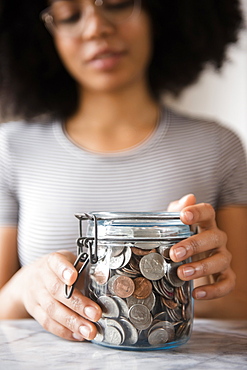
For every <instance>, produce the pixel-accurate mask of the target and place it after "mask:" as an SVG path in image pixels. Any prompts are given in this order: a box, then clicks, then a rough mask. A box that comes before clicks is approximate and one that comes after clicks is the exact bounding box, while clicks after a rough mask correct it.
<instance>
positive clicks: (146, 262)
mask: <svg viewBox="0 0 247 370" xmlns="http://www.w3.org/2000/svg"><path fill="white" fill-rule="evenodd" d="M165 266H166V264H165V261H164V258H163V257H162V256H161V255H160V254H158V253H150V254H147V255H146V256H143V257H142V258H141V260H140V270H141V273H142V275H143V276H144V277H145V278H147V279H149V280H160V279H162V278H163V276H164V275H165Z"/></svg>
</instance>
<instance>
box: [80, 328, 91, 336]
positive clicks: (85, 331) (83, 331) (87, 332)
mask: <svg viewBox="0 0 247 370" xmlns="http://www.w3.org/2000/svg"><path fill="white" fill-rule="evenodd" d="M79 332H80V333H81V335H82V336H83V337H84V338H86V339H89V337H90V334H91V329H90V328H89V327H88V326H85V325H82V326H80V327H79Z"/></svg>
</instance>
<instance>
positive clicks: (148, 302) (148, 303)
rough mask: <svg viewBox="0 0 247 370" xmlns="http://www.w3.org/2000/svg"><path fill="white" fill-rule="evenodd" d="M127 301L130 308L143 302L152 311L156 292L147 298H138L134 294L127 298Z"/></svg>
mask: <svg viewBox="0 0 247 370" xmlns="http://www.w3.org/2000/svg"><path fill="white" fill-rule="evenodd" d="M126 302H127V305H128V307H129V308H130V307H131V306H133V305H135V304H143V305H144V306H146V307H147V308H148V309H149V311H152V309H153V308H154V306H155V302H156V298H155V294H154V293H153V292H152V293H151V294H150V295H149V296H148V297H147V298H145V299H138V298H135V297H134V296H133V295H132V296H130V297H128V298H126Z"/></svg>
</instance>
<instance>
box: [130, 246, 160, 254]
mask: <svg viewBox="0 0 247 370" xmlns="http://www.w3.org/2000/svg"><path fill="white" fill-rule="evenodd" d="M155 252H156V249H150V250H146V249H141V246H140V247H138V248H136V247H133V248H132V253H134V254H135V255H136V256H146V255H147V254H149V253H155Z"/></svg>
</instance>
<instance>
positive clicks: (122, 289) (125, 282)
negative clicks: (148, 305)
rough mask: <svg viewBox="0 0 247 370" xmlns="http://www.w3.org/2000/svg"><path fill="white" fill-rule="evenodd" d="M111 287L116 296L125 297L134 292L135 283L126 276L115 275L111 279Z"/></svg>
mask: <svg viewBox="0 0 247 370" xmlns="http://www.w3.org/2000/svg"><path fill="white" fill-rule="evenodd" d="M112 289H113V291H114V293H115V295H117V296H118V297H120V298H127V297H130V296H131V295H132V294H133V293H134V290H135V284H134V282H133V280H132V279H131V278H129V277H127V276H124V275H122V276H117V278H116V279H115V280H114V281H113V284H112Z"/></svg>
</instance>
